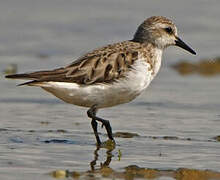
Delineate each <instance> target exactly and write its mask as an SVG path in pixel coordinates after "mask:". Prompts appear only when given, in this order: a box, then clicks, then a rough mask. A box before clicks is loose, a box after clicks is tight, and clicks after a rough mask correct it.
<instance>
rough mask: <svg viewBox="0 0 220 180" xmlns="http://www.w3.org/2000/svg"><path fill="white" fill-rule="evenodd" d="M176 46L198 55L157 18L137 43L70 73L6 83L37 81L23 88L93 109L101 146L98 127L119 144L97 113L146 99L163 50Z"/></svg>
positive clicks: (106, 50)
mask: <svg viewBox="0 0 220 180" xmlns="http://www.w3.org/2000/svg"><path fill="white" fill-rule="evenodd" d="M172 45H176V46H179V47H182V48H183V49H185V50H187V51H189V52H191V53H192V54H195V52H194V51H193V50H192V49H191V48H190V47H189V46H187V45H186V44H185V43H184V42H183V41H182V40H181V39H180V38H178V37H177V28H176V26H175V25H174V24H173V23H172V21H171V20H169V19H167V18H165V17H162V16H153V17H151V18H148V19H146V20H145V21H144V22H143V23H142V24H141V25H140V26H139V27H138V29H137V31H136V33H135V35H134V38H133V39H132V40H129V41H123V42H119V43H115V44H111V45H107V46H105V47H102V48H99V49H96V50H93V51H91V52H89V53H87V54H85V55H84V56H82V57H80V58H79V59H77V60H76V61H74V62H73V63H72V64H70V65H68V66H66V67H62V68H58V69H54V70H50V71H38V72H33V73H26V74H14V75H9V76H6V77H7V78H17V79H31V80H32V81H30V82H26V83H24V84H21V85H30V86H39V87H41V88H43V89H44V90H46V91H48V92H50V93H51V94H53V95H54V96H56V97H58V98H60V99H62V100H63V101H65V102H67V103H71V104H75V105H78V106H83V107H90V109H89V110H88V111H87V114H88V117H89V118H91V119H92V121H91V124H92V128H93V130H94V134H95V137H96V141H97V145H101V141H100V138H99V135H98V131H97V121H98V122H101V123H102V124H103V125H104V126H105V128H106V130H107V134H108V137H109V139H110V140H112V141H114V139H113V136H112V130H111V126H110V123H109V121H107V120H104V119H102V118H99V117H97V116H96V113H97V110H98V109H100V108H105V107H111V106H115V105H118V104H122V103H127V102H129V101H131V100H133V99H135V98H136V97H137V96H138V95H139V94H141V92H143V90H144V89H146V88H147V87H148V85H149V84H150V82H151V81H152V80H153V79H154V77H155V76H156V74H157V73H158V71H159V69H160V65H161V57H162V52H163V50H164V49H165V48H166V47H167V46H172Z"/></svg>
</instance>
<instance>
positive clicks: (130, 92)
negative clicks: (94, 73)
mask: <svg viewBox="0 0 220 180" xmlns="http://www.w3.org/2000/svg"><path fill="white" fill-rule="evenodd" d="M156 57H157V58H156V59H155V63H154V67H155V68H154V69H150V67H151V66H150V64H148V63H147V62H146V61H145V60H144V59H143V58H142V57H139V60H136V62H135V64H134V65H133V66H132V69H131V70H130V71H128V73H127V74H126V77H125V78H121V79H119V80H117V81H116V82H114V83H110V84H107V83H104V84H103V83H99V84H95V85H78V84H76V83H66V82H46V83H45V84H44V85H41V87H42V88H43V89H45V90H46V91H48V92H50V93H52V94H53V95H55V96H56V97H58V98H60V99H62V100H63V101H65V102H67V103H71V104H75V105H78V106H84V107H91V106H92V105H94V104H96V105H97V106H98V108H103V107H111V106H114V105H117V104H123V103H127V102H129V101H131V100H133V99H134V98H135V97H136V96H138V95H139V94H140V93H141V92H142V91H143V90H144V89H146V88H147V86H148V85H149V84H150V82H151V81H152V79H153V78H154V77H155V75H156V73H157V72H158V70H159V68H160V64H161V55H160V54H159V53H158V55H157V56H156Z"/></svg>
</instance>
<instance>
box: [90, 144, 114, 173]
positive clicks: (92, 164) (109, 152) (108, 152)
mask: <svg viewBox="0 0 220 180" xmlns="http://www.w3.org/2000/svg"><path fill="white" fill-rule="evenodd" d="M100 149H101V148H100V147H98V146H97V147H96V149H95V151H94V160H93V161H91V162H90V167H91V171H95V170H97V169H102V168H103V167H109V165H110V163H111V160H112V157H113V155H112V151H113V150H114V148H112V149H107V150H106V160H105V161H104V162H103V163H102V162H101V163H100V167H99V168H97V169H95V166H96V163H97V160H98V159H99V154H98V153H99V151H100Z"/></svg>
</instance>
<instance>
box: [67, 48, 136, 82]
mask: <svg viewBox="0 0 220 180" xmlns="http://www.w3.org/2000/svg"><path fill="white" fill-rule="evenodd" d="M137 58H138V52H137V51H131V50H123V51H122V50H121V51H118V50H117V51H116V52H115V51H111V52H108V53H106V52H103V51H101V52H100V53H99V54H95V55H94V54H91V55H87V56H85V57H82V58H81V59H79V60H78V61H76V62H75V63H73V64H71V65H70V66H67V67H66V68H67V69H69V70H68V72H67V73H66V78H67V79H68V80H69V81H70V82H76V83H79V84H93V83H106V82H112V81H115V80H117V79H119V78H121V77H123V76H124V75H125V72H126V71H128V70H129V68H131V65H132V64H133V63H134V61H135V60H137Z"/></svg>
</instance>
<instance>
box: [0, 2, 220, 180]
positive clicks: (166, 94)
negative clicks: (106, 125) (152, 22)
mask: <svg viewBox="0 0 220 180" xmlns="http://www.w3.org/2000/svg"><path fill="white" fill-rule="evenodd" d="M170 6H171V8H170ZM219 6H220V2H219V1H215V0H212V1H206V0H200V1H196V0H195V1H189V0H188V1H171V0H167V1H166V2H165V1H162V0H158V1H144V0H142V1H139V2H138V3H135V2H131V1H125V0H120V1H116V0H113V1H108V2H107V1H100V0H95V1H92V2H91V1H88V0H85V1H80V0H78V1H65V3H64V2H61V1H58V0H57V1H54V0H53V1H52V0H46V1H43V0H40V1H28V0H19V1H15V0H9V1H4V2H1V6H0V17H1V19H0V24H1V31H0V55H1V56H0V58H1V59H0V70H1V71H3V70H4V69H5V68H6V67H7V66H8V65H9V64H11V63H15V64H17V65H18V72H26V71H33V70H40V69H50V68H54V67H58V66H61V65H66V64H68V63H70V62H71V61H72V60H73V59H74V58H76V57H78V56H80V55H81V54H83V53H84V52H87V51H88V50H91V49H94V48H95V47H98V46H102V45H104V44H108V43H112V42H115V41H121V40H124V39H129V38H131V36H132V35H133V33H134V31H135V29H136V26H137V24H139V23H140V22H141V21H142V20H143V19H144V18H145V17H149V16H151V15H155V14H158V15H165V16H168V17H172V19H174V20H175V22H176V24H177V26H178V27H179V31H180V36H181V37H182V39H184V40H185V41H186V42H187V43H188V44H190V45H191V46H192V47H193V48H194V49H195V50H196V51H197V53H198V55H197V56H191V55H190V54H188V53H187V52H184V51H182V50H180V49H178V48H169V49H168V50H167V51H166V52H165V53H164V57H163V59H164V61H163V67H162V69H161V71H160V73H159V74H158V76H157V77H156V78H155V80H154V81H153V82H152V84H151V85H150V87H149V88H148V89H147V90H146V91H145V92H144V93H143V94H142V95H141V96H140V97H138V98H137V99H136V100H135V101H133V102H131V103H129V104H124V105H120V106H117V107H113V108H108V109H103V110H100V112H99V116H101V117H103V118H106V119H109V120H110V122H111V125H112V128H113V132H119V131H120V132H130V133H137V134H138V135H139V136H135V137H133V138H119V137H118V138H116V142H117V146H116V148H115V149H114V150H113V151H111V152H109V151H108V152H107V150H106V149H100V150H98V151H95V150H96V146H95V138H94V135H93V133H92V129H91V127H90V120H89V119H88V118H87V116H86V110H87V109H84V108H79V107H76V106H72V105H68V104H65V103H63V102H61V101H60V100H58V99H56V98H55V97H53V96H51V95H50V94H48V93H46V92H44V91H42V90H41V89H39V88H30V87H16V84H18V83H20V82H21V81H18V80H7V79H4V78H3V74H2V77H1V79H0V92H1V93H0V112H1V114H0V119H1V126H0V135H1V136H0V162H1V163H0V174H1V175H0V177H1V179H5V180H7V179H53V178H54V176H52V175H51V173H52V174H53V172H55V171H56V170H60V171H61V172H62V171H63V170H64V171H65V170H68V171H69V172H72V171H76V172H80V173H81V174H80V175H81V176H80V177H81V178H82V179H84V178H87V179H89V178H92V177H91V176H92V175H91V174H89V175H88V174H86V175H85V174H84V173H86V172H87V171H88V170H91V166H90V163H91V162H92V161H93V162H94V159H95V158H98V160H97V162H96V166H95V169H99V168H100V167H101V166H100V163H101V162H102V163H104V162H105V161H106V160H107V163H109V164H108V166H109V167H110V168H112V169H113V170H114V171H115V172H124V171H125V169H124V168H125V167H128V166H131V165H136V166H138V167H141V168H145V169H147V168H150V169H154V170H159V171H160V173H161V174H162V176H156V177H155V179H177V177H176V176H173V175H167V174H166V173H165V175H163V173H164V171H165V170H171V171H172V172H173V173H177V172H178V170H177V169H178V168H188V169H198V170H205V169H209V170H212V171H215V172H218V173H220V152H219V148H220V143H219V142H217V141H216V140H215V139H214V137H216V136H218V135H220V120H219V119H220V111H219V110H220V101H219V97H220V91H219V90H220V80H219V76H214V77H209V78H207V77H201V76H198V75H192V76H186V77H185V76H184V77H183V76H180V75H178V74H177V73H176V72H175V71H173V70H172V69H171V68H170V66H169V65H170V64H172V63H174V62H177V61H178V60H179V59H191V60H192V61H197V60H198V59H201V58H204V57H213V58H214V57H216V56H218V55H219V42H220V36H219V31H220V24H219V17H220V13H219ZM99 129H100V131H101V138H102V140H106V138H107V137H106V134H105V131H104V130H103V129H101V128H100V127H99ZM94 151H95V152H96V153H97V154H98V155H97V154H96V155H95V154H94ZM109 154H110V155H109ZM109 157H111V158H109ZM110 160H111V161H110ZM175 170H177V171H175ZM101 177H103V174H102V173H98V175H97V177H96V176H95V179H98V178H99V179H100V178H101ZM192 177H193V176H192ZM110 178H113V177H112V176H110ZM115 178H116V179H117V178H119V176H117V175H115ZM121 178H123V177H121ZM140 178H142V177H140ZM202 178H204V177H202ZM202 178H201V179H202ZM211 178H213V179H214V178H215V179H218V178H219V176H213V177H211ZM182 179H183V178H182ZM206 179H208V178H206Z"/></svg>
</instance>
